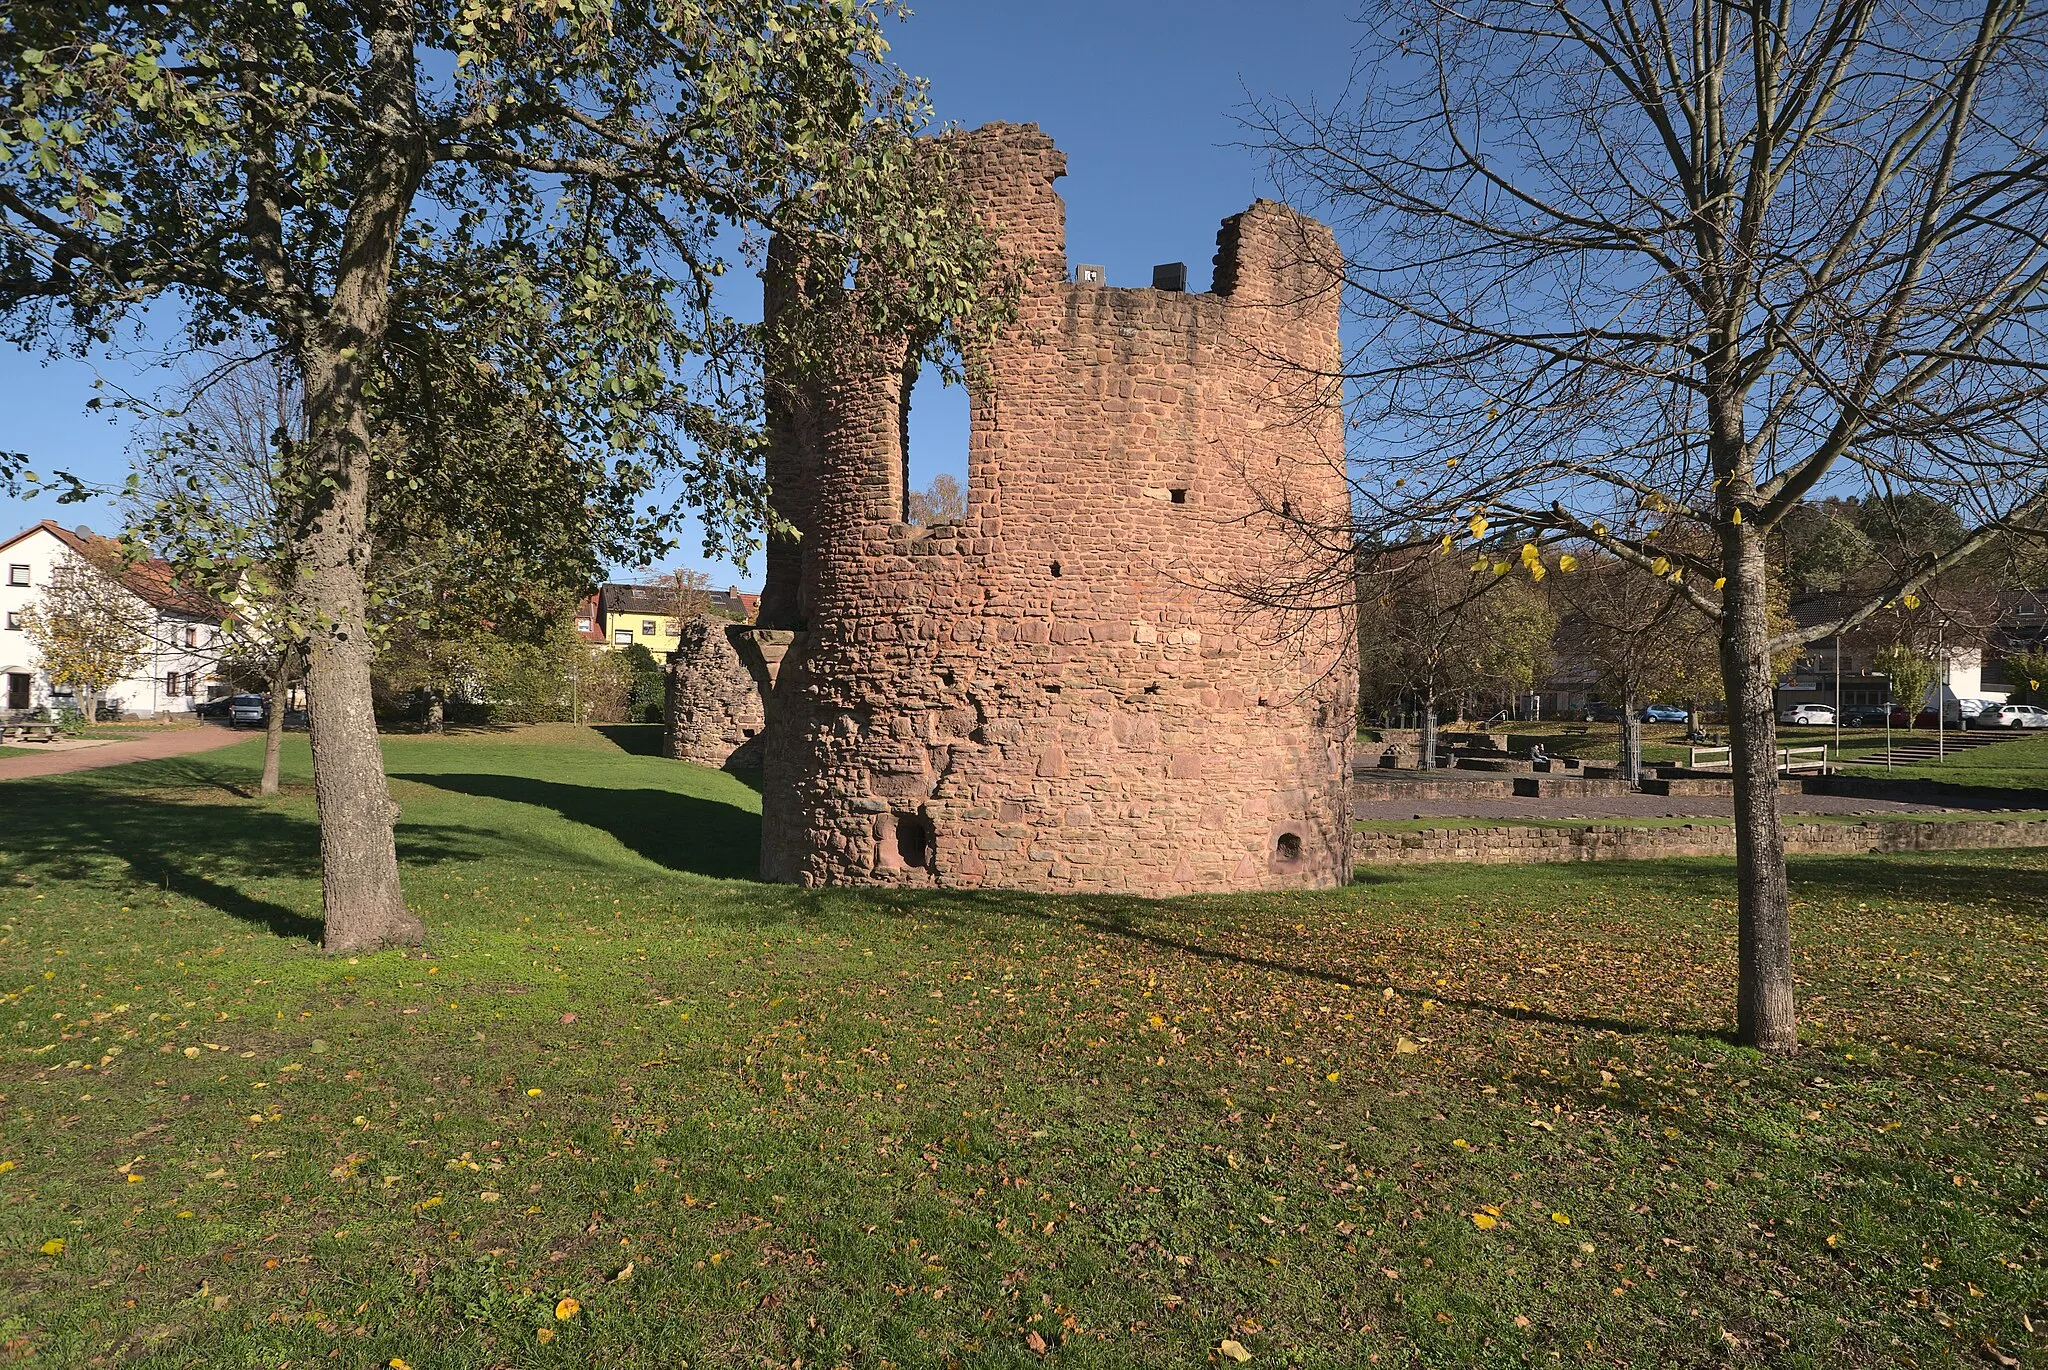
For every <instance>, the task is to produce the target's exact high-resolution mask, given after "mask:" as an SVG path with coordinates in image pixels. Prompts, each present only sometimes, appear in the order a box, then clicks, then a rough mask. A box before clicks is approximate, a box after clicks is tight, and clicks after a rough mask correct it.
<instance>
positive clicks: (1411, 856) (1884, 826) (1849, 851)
mask: <svg viewBox="0 0 2048 1370" xmlns="http://www.w3.org/2000/svg"><path fill="white" fill-rule="evenodd" d="M1354 842H1355V847H1354V850H1355V851H1356V853H1357V856H1358V860H1359V862H1360V863H1361V864H1364V865H1369V866H1403V865H1421V864H1427V863H1433V862H1440V861H1455V862H1459V863H1461V864H1466V865H1486V866H1500V865H1523V864H1538V863H1543V862H1552V861H1655V860H1659V859H1662V858H1665V857H1672V856H1733V855H1735V829H1734V827H1733V826H1732V825H1717V826H1709V825H1699V826H1693V825H1690V824H1689V825H1687V826H1685V827H1681V828H1628V827H1619V826H1613V825H1605V824H1595V825H1593V826H1590V827H1584V828H1522V827H1497V828H1431V829H1427V830H1425V831H1422V832H1366V833H1359V834H1358V835H1357V836H1356V838H1355V839H1354ZM2044 846H2048V820H2019V821H2012V822H1998V821H1995V820H1974V819H1959V820H1956V821H1953V822H1938V823H1934V822H1921V823H1915V822H1889V823H1788V824H1786V825H1785V850H1786V852H1787V853H1789V854H1791V855H1795V856H1861V855H1867V854H1869V853H1871V852H1907V851H1965V850H1975V849H1980V848H1996V847H2044Z"/></svg>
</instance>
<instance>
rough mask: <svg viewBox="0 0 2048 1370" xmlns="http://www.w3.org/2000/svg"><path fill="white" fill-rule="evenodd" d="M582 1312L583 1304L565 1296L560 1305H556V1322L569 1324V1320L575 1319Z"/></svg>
mask: <svg viewBox="0 0 2048 1370" xmlns="http://www.w3.org/2000/svg"><path fill="white" fill-rule="evenodd" d="M582 1311H583V1305H582V1304H580V1303H578V1302H576V1300H574V1299H572V1298H568V1297H566V1296H565V1297H564V1298H563V1299H562V1301H561V1302H560V1303H558V1304H556V1305H555V1321H557V1322H567V1321H568V1320H569V1319H571V1318H573V1317H575V1316H576V1315H577V1314H578V1313H581V1312H582Z"/></svg>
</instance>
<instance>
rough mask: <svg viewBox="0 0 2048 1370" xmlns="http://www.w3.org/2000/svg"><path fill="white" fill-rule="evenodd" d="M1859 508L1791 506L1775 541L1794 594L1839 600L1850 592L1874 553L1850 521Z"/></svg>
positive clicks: (1830, 503) (1833, 504) (1834, 503)
mask: <svg viewBox="0 0 2048 1370" xmlns="http://www.w3.org/2000/svg"><path fill="white" fill-rule="evenodd" d="M1858 509H1859V506H1858V505H1856V504H1848V505H1846V506H1844V505H1843V504H1841V503H1840V502H1838V501H1828V502H1825V503H1819V504H1815V503H1805V504H1800V505H1797V506H1795V507H1794V508H1793V509H1792V510H1790V511H1789V512H1788V513H1787V514H1786V516H1785V521H1784V522H1783V524H1781V525H1780V532H1779V540H1780V542H1781V544H1782V545H1783V548H1784V551H1785V566H1786V570H1787V571H1788V572H1789V576H1788V578H1789V580H1790V581H1791V586H1792V589H1793V590H1794V592H1796V593H1798V594H1839V593H1842V592H1844V591H1848V590H1851V589H1853V588H1854V585H1855V581H1856V578H1857V573H1858V572H1860V571H1862V570H1864V569H1865V568H1866V567H1868V566H1870V565H1871V563H1872V562H1873V561H1874V560H1875V559H1876V557H1877V548H1876V547H1875V545H1873V544H1872V542H1871V540H1870V537H1869V535H1868V534H1866V533H1865V532H1864V531H1863V529H1862V528H1861V527H1860V526H1858V522H1857V520H1856V518H1855V517H1854V515H1855V513H1856V512H1858Z"/></svg>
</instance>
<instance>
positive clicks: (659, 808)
mask: <svg viewBox="0 0 2048 1370" xmlns="http://www.w3.org/2000/svg"><path fill="white" fill-rule="evenodd" d="M658 737H659V732H658V730H657V740H658ZM392 779H394V780H407V781H412V782H414V783H416V784H420V785H430V786H433V787H435V788H437V789H443V790H448V791H451V792H453V793H455V794H467V795H474V796H477V797H479V798H484V799H502V800H505V801H507V802H508V803H513V804H528V805H532V806H534V807H536V808H543V809H552V810H553V811H554V812H556V813H558V814H560V815H561V816H562V817H563V818H566V819H568V820H569V821H570V822H572V823H581V824H583V825H584V826H586V827H591V828H596V829H598V830H600V831H602V832H608V833H610V834H611V835H612V836H613V837H615V838H617V839H618V840H619V841H620V842H621V843H623V844H624V845H625V846H626V847H627V848H629V849H630V850H632V851H634V852H636V853H637V854H639V855H641V856H644V857H646V858H647V859H648V860H649V861H652V862H654V863H655V864H656V865H659V866H666V867H667V868H668V869H670V870H673V871H682V872H685V873H688V874H691V875H705V876H711V877H713V878H714V879H720V880H757V879H759V878H760V869H761V816H760V815H759V814H757V813H751V812H749V811H747V810H745V809H741V808H737V807H735V806H733V805H731V804H723V803H720V802H718V801H717V800H714V799H701V798H698V797H697V796H695V795H687V794H677V793H675V792H674V791H672V790H650V789H631V790H627V789H612V788H608V787H602V786H596V785H572V784H568V783H566V782H563V781H559V780H538V779H534V778H532V777H530V776H521V775H493V774H487V773H435V772H409V773H401V774H394V775H393V776H392Z"/></svg>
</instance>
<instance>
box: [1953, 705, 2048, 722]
mask: <svg viewBox="0 0 2048 1370" xmlns="http://www.w3.org/2000/svg"><path fill="white" fill-rule="evenodd" d="M1970 726H1971V727H1973V728H2048V709H2038V708H2036V707H2034V706H2033V705H2032V704H1991V705H1987V706H1985V708H1984V709H1982V710H1981V711H1980V712H1979V713H1978V714H1977V716H1976V717H1975V718H1973V719H1971V720H1970Z"/></svg>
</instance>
